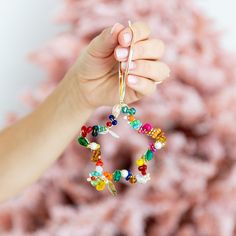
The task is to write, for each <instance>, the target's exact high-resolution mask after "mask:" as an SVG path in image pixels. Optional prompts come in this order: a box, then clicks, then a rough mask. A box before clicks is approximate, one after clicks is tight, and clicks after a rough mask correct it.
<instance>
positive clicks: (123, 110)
mask: <svg viewBox="0 0 236 236" xmlns="http://www.w3.org/2000/svg"><path fill="white" fill-rule="evenodd" d="M128 110H129V108H128V107H127V106H123V107H122V108H121V111H122V113H125V114H126V113H127V112H128Z"/></svg>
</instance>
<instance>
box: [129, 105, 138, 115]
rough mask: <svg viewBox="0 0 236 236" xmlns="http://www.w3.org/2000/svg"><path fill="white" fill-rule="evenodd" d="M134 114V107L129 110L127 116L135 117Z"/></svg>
mask: <svg viewBox="0 0 236 236" xmlns="http://www.w3.org/2000/svg"><path fill="white" fill-rule="evenodd" d="M135 113H136V109H135V108H134V107H132V108H130V109H129V114H130V115H135Z"/></svg>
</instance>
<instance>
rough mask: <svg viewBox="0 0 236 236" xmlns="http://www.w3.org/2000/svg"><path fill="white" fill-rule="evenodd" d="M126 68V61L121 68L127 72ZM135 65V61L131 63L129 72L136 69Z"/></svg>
mask: <svg viewBox="0 0 236 236" xmlns="http://www.w3.org/2000/svg"><path fill="white" fill-rule="evenodd" d="M126 66H127V62H125V61H123V62H122V63H121V68H122V69H123V70H125V69H126ZM135 66H136V65H135V63H134V62H133V61H131V62H130V66H129V70H133V69H134V68H135Z"/></svg>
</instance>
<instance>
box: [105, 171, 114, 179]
mask: <svg viewBox="0 0 236 236" xmlns="http://www.w3.org/2000/svg"><path fill="white" fill-rule="evenodd" d="M103 174H104V176H105V177H106V178H107V179H108V180H112V174H110V173H109V172H106V171H105V172H103Z"/></svg>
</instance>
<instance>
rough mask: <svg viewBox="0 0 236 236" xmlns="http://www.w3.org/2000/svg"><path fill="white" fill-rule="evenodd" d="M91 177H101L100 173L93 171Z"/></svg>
mask: <svg viewBox="0 0 236 236" xmlns="http://www.w3.org/2000/svg"><path fill="white" fill-rule="evenodd" d="M91 175H92V176H97V177H98V176H100V175H101V173H99V172H98V171H93V172H92V173H91Z"/></svg>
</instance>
